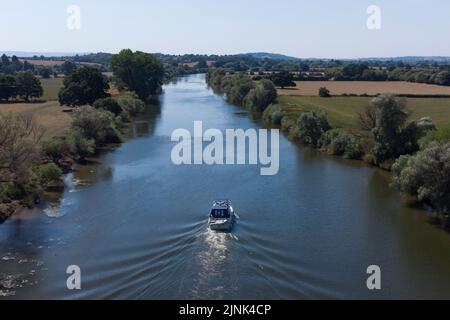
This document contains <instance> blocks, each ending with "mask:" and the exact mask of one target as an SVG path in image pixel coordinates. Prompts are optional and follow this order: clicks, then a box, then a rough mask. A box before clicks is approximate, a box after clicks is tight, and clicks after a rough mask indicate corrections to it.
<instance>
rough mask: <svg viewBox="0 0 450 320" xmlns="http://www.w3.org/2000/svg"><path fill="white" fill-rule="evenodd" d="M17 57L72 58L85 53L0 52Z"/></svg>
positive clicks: (0, 52)
mask: <svg viewBox="0 0 450 320" xmlns="http://www.w3.org/2000/svg"><path fill="white" fill-rule="evenodd" d="M2 54H6V55H7V56H17V57H20V58H32V57H34V56H37V57H40V56H44V57H46V58H49V57H74V56H76V55H80V56H82V55H86V54H88V53H86V52H31V51H0V55H2Z"/></svg>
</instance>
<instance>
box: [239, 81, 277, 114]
mask: <svg viewBox="0 0 450 320" xmlns="http://www.w3.org/2000/svg"><path fill="white" fill-rule="evenodd" d="M276 100H277V89H276V88H275V86H274V84H273V83H272V81H270V80H267V79H263V80H261V81H260V82H259V83H258V84H257V85H256V87H255V88H253V89H251V90H250V92H249V93H248V94H247V96H246V97H245V98H244V105H245V106H246V107H247V108H249V109H250V110H253V111H257V112H264V110H266V109H267V107H268V106H269V105H271V104H272V103H275V102H276Z"/></svg>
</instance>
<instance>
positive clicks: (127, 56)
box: [111, 49, 164, 100]
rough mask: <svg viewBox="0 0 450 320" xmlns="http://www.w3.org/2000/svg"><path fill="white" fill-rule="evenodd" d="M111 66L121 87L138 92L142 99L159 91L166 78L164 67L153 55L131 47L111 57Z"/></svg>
mask: <svg viewBox="0 0 450 320" xmlns="http://www.w3.org/2000/svg"><path fill="white" fill-rule="evenodd" d="M111 66H112V69H113V72H114V75H115V76H116V81H117V82H118V84H119V88H126V89H128V90H130V91H134V92H136V94H137V95H138V96H139V98H140V99H142V100H147V99H148V98H149V97H150V96H152V95H155V94H157V93H159V91H160V90H161V85H162V84H163V79H164V67H163V65H162V63H161V62H160V61H159V60H158V59H157V58H156V57H155V56H153V55H151V54H148V53H144V52H140V51H136V52H133V51H131V50H130V49H126V50H122V51H121V52H120V53H119V54H116V55H113V56H112V58H111Z"/></svg>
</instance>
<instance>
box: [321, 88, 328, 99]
mask: <svg viewBox="0 0 450 320" xmlns="http://www.w3.org/2000/svg"><path fill="white" fill-rule="evenodd" d="M319 97H322V98H329V97H331V94H330V90H328V89H327V88H325V87H321V88H320V89H319Z"/></svg>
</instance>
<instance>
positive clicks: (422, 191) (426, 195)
mask: <svg viewBox="0 0 450 320" xmlns="http://www.w3.org/2000/svg"><path fill="white" fill-rule="evenodd" d="M392 171H393V173H394V181H393V185H394V186H395V187H397V188H398V189H399V190H400V191H402V192H404V193H406V194H409V195H411V196H414V197H416V198H417V200H418V201H420V202H424V203H428V204H430V205H432V206H433V207H434V208H435V209H437V210H439V211H441V212H445V213H450V143H446V144H441V143H438V142H431V143H430V144H429V145H428V146H427V147H426V148H425V149H424V150H422V151H420V152H418V153H417V155H415V156H402V157H400V158H399V159H398V160H397V162H396V163H395V164H394V165H393V167H392Z"/></svg>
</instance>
